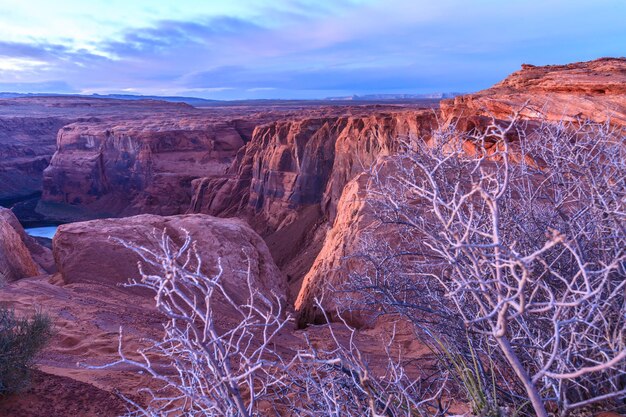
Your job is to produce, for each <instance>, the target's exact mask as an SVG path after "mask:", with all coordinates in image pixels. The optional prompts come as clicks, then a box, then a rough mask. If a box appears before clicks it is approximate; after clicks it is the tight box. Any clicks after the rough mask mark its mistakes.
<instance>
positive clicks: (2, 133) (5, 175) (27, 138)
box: [0, 116, 66, 203]
mask: <svg viewBox="0 0 626 417" xmlns="http://www.w3.org/2000/svg"><path fill="white" fill-rule="evenodd" d="M65 123H66V120H65V119H62V118H57V117H43V118H37V117H1V116H0V201H6V202H9V203H11V202H14V201H19V200H21V199H24V198H27V197H29V196H32V195H35V194H37V193H41V189H42V178H43V175H42V173H43V170H44V169H45V168H46V167H47V166H48V163H49V162H50V158H52V154H53V153H54V150H55V146H56V134H57V132H58V130H59V129H60V128H61V127H62V126H63V125H64V124H65Z"/></svg>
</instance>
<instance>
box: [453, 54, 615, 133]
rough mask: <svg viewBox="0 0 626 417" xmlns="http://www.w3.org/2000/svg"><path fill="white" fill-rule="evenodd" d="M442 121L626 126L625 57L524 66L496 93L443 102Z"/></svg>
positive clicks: (492, 90)
mask: <svg viewBox="0 0 626 417" xmlns="http://www.w3.org/2000/svg"><path fill="white" fill-rule="evenodd" d="M441 112H442V115H443V120H446V121H447V122H448V123H450V122H454V121H460V122H461V125H460V126H461V127H462V128H471V127H474V126H476V125H481V124H483V125H484V124H485V123H488V122H489V120H490V118H491V117H494V118H496V119H507V118H509V117H511V116H512V115H513V114H514V113H515V112H519V114H520V117H521V118H522V119H526V120H550V121H560V120H564V121H574V120H577V119H578V118H583V119H588V120H592V121H595V122H604V121H606V120H610V121H611V122H612V123H614V124H617V125H622V126H626V58H602V59H598V60H595V61H589V62H578V63H573V64H567V65H548V66H543V67H536V66H533V65H523V66H522V69H521V70H519V71H517V72H515V73H513V74H511V75H510V76H508V77H507V78H505V79H504V80H503V81H501V82H500V83H498V84H496V85H494V86H493V87H491V88H488V89H486V90H483V91H480V92H478V93H475V94H469V95H465V96H459V97H456V98H454V99H450V100H442V102H441Z"/></svg>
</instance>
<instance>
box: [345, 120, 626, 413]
mask: <svg viewBox="0 0 626 417" xmlns="http://www.w3.org/2000/svg"><path fill="white" fill-rule="evenodd" d="M370 174H371V180H370V184H369V187H368V193H367V196H368V197H367V198H368V204H369V210H370V211H371V212H375V213H377V216H378V217H379V221H378V222H377V223H376V224H375V225H373V226H372V230H371V231H370V232H368V233H365V234H364V236H365V237H364V238H363V239H362V240H363V242H362V244H363V251H362V253H363V254H362V255H361V258H362V261H363V263H364V265H366V267H365V272H363V271H361V272H360V273H358V274H357V273H354V274H353V276H352V279H351V284H350V285H351V286H352V290H355V289H356V290H357V291H358V297H359V303H361V304H365V305H369V306H370V309H371V311H376V312H378V313H381V314H384V313H390V312H391V313H398V312H399V313H401V314H403V315H405V316H406V317H408V318H409V319H410V320H411V321H413V323H414V324H415V325H416V329H417V330H418V335H419V337H421V338H424V340H430V344H431V345H433V346H435V347H436V348H438V349H439V351H440V353H441V357H442V359H443V362H444V363H447V366H448V367H449V368H451V369H453V370H454V369H455V365H454V361H450V360H449V359H450V355H451V354H452V356H453V357H455V358H461V362H462V363H463V364H465V365H463V366H462V368H463V372H465V371H467V370H469V371H471V373H472V375H473V376H474V379H476V380H478V381H482V382H481V384H482V386H483V387H484V391H485V392H484V393H483V394H484V396H485V397H486V400H487V402H491V403H492V406H493V404H497V403H499V404H503V403H505V404H506V403H508V404H518V405H519V404H522V405H523V403H524V402H527V401H529V402H530V404H531V405H532V409H533V412H534V414H531V415H537V416H540V417H545V416H547V415H548V413H547V410H551V411H552V412H554V413H557V414H558V415H561V416H565V415H568V414H569V413H571V412H572V411H573V410H580V409H583V408H585V407H588V406H590V405H592V404H595V403H605V404H607V403H608V404H610V403H611V402H612V403H613V404H614V405H616V406H619V405H620V401H621V402H622V403H621V404H622V405H623V401H624V398H626V330H625V329H626V303H625V293H626V274H625V272H626V271H625V269H626V252H625V248H626V233H625V224H626V223H625V221H624V220H625V210H624V208H625V207H624V205H625V202H626V194H625V191H626V146H625V143H624V132H623V131H620V130H618V129H615V128H614V127H612V126H611V124H610V123H608V122H607V123H606V124H593V123H589V122H584V121H579V122H576V123H565V122H563V123H543V124H541V125H540V126H537V125H534V126H530V125H524V124H523V123H520V122H519V121H518V120H517V119H516V118H513V119H512V120H511V121H510V122H508V123H499V122H496V121H495V120H494V121H493V122H492V124H491V125H490V126H488V127H487V128H486V129H485V130H484V131H483V132H470V133H469V134H468V133H462V132H458V131H456V130H455V129H454V127H452V128H450V129H445V130H439V131H437V132H435V134H434V135H433V139H432V140H430V141H428V142H425V141H423V140H422V139H420V138H407V139H406V141H405V149H404V151H403V152H402V153H401V154H399V155H397V156H393V157H390V158H388V159H387V160H386V161H385V162H384V163H382V164H380V165H378V166H376V167H374V168H373V169H372V170H371V173H370ZM382 236H392V237H393V239H384V238H382ZM468 340H469V343H468ZM488 358H489V360H487V359H488ZM456 370H457V371H458V369H456ZM463 372H461V373H463ZM457 374H458V372H457ZM510 381H513V382H510ZM461 382H463V381H461ZM478 408H480V407H478ZM486 408H489V407H486ZM492 408H493V407H492ZM522 408H523V407H522ZM495 409H496V411H494V412H497V407H495ZM483 411H485V407H483ZM487 411H488V410H487ZM529 414H530V412H529Z"/></svg>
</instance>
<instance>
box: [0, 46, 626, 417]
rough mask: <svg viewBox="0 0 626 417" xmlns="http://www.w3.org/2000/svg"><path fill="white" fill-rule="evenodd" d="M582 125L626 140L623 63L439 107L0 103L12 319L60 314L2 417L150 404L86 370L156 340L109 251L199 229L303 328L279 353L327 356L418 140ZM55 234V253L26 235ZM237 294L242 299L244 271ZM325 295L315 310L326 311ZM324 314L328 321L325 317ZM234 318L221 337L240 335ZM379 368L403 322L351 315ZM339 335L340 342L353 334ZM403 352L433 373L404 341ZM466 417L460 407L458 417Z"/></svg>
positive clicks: (123, 255) (2, 406)
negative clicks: (371, 239) (373, 184)
mask: <svg viewBox="0 0 626 417" xmlns="http://www.w3.org/2000/svg"><path fill="white" fill-rule="evenodd" d="M517 110H521V112H519V117H520V118H521V119H520V120H522V121H524V122H527V123H531V124H532V123H535V122H537V121H539V120H548V121H560V120H576V119H577V118H581V117H582V118H587V119H591V120H593V121H595V122H599V123H601V122H605V121H606V120H611V122H612V123H613V124H614V125H615V126H617V127H619V128H624V127H626V59H624V58H621V59H611V58H606V59H600V60H596V61H591V62H586V63H575V64H570V65H562V66H546V67H534V66H524V67H523V68H522V69H521V70H520V71H518V72H516V73H514V74H512V75H511V76H510V77H508V78H507V79H506V80H504V81H503V82H501V83H499V84H497V85H495V86H494V87H492V88H490V89H487V90H484V91H481V92H479V93H476V94H470V95H466V96H460V97H456V98H455V99H450V100H443V101H442V102H441V103H440V102H439V101H437V100H414V101H404V102H403V101H400V102H393V103H390V102H385V101H383V102H379V103H365V104H358V105H357V104H354V103H330V102H321V103H320V102H297V101H295V102H280V101H277V102H265V103H264V102H242V103H237V105H234V104H233V105H224V106H219V105H215V106H211V107H207V108H196V107H192V106H190V105H187V104H183V103H168V102H163V101H156V100H140V101H133V102H128V101H121V100H113V99H98V98H80V97H36V98H14V99H1V100H0V205H3V206H5V207H8V208H11V209H12V210H8V209H0V210H2V211H0V226H2V227H0V267H1V268H0V271H5V272H2V273H3V274H4V275H3V276H2V279H3V281H4V283H3V286H2V287H1V288H0V303H2V304H3V305H6V306H8V307H10V308H13V309H15V311H16V312H17V313H18V314H21V315H27V314H31V313H32V312H34V311H35V310H40V311H43V312H45V313H46V314H48V315H49V316H50V317H51V318H52V320H53V323H54V336H53V339H52V341H51V342H50V344H49V345H48V346H47V347H46V348H45V349H44V351H43V353H42V354H41V355H40V357H39V358H38V360H37V370H36V371H35V372H34V374H33V376H32V384H31V387H30V388H29V389H27V390H26V391H25V392H23V393H19V394H15V395H12V396H9V397H6V398H1V399H0V415H2V416H25V417H27V416H33V417H35V416H42V417H43V416H47V417H56V416H59V417H61V416H68V415H76V416H81V417H90V416H113V415H117V414H119V413H121V412H123V411H124V410H125V403H124V401H123V400H122V399H120V398H119V397H118V396H117V395H116V394H117V393H118V392H120V393H122V394H124V395H126V396H128V397H130V398H138V399H139V400H141V398H142V397H141V394H139V393H138V389H139V388H140V387H145V386H150V384H151V381H150V378H149V377H148V376H147V375H145V374H142V373H139V372H137V370H135V369H131V368H128V367H127V368H124V367H122V368H120V367H118V368H114V369H106V370H94V369H89V368H88V366H89V365H102V364H104V363H108V362H112V361H115V360H116V359H117V358H118V334H119V330H120V328H123V334H124V338H123V342H124V349H125V351H126V352H129V353H132V352H134V351H136V350H137V349H138V348H139V347H140V346H142V344H143V343H145V342H144V339H145V338H147V337H158V335H159V334H160V332H161V331H162V329H161V324H162V321H163V318H162V316H160V314H159V313H158V312H157V310H156V309H155V307H154V300H153V298H152V297H151V296H146V294H145V293H141V292H137V291H131V290H128V289H126V288H124V287H121V286H120V285H119V284H122V283H124V282H126V281H127V280H128V279H130V278H133V277H136V276H137V271H136V265H137V258H136V257H134V256H133V254H132V253H130V251H128V250H127V249H125V248H123V247H121V246H120V245H118V244H116V243H115V242H113V241H111V240H110V239H109V237H110V236H112V237H117V238H120V239H124V240H127V241H131V242H134V243H137V244H141V245H150V244H151V243H150V242H151V240H150V239H151V234H152V233H153V231H154V230H163V229H166V230H168V232H170V233H171V234H172V235H174V236H176V234H177V233H180V230H183V229H184V230H187V231H188V232H189V233H190V234H191V236H192V237H193V238H194V240H196V241H197V242H198V246H199V247H201V249H200V256H201V257H202V259H203V260H205V265H207V268H210V266H211V265H215V263H216V262H217V259H219V260H220V261H221V262H223V264H224V265H225V267H226V268H227V270H228V271H238V270H239V269H240V265H241V262H243V260H244V258H245V257H244V256H243V255H242V253H241V248H245V254H246V255H245V256H246V257H247V259H248V261H250V260H251V262H252V264H253V268H252V269H253V278H254V284H255V286H256V287H257V288H259V291H261V292H263V293H264V294H278V297H279V298H280V299H281V300H283V301H284V303H285V305H287V310H288V312H289V313H290V314H291V315H292V316H293V320H292V321H291V322H290V325H289V327H288V329H287V331H285V332H283V333H282V334H281V335H280V336H279V339H278V343H279V344H280V345H281V347H282V348H283V349H285V351H286V352H290V351H291V352H293V351H294V350H297V349H298V347H299V346H301V344H302V343H303V340H304V336H305V335H308V337H309V338H310V339H311V340H313V341H314V342H315V343H318V344H320V345H323V344H324V343H326V342H327V335H326V334H325V330H324V326H321V323H323V321H324V317H325V314H331V315H332V314H334V313H333V312H336V311H337V310H338V309H341V307H342V306H343V305H344V303H343V301H342V299H341V297H340V295H339V294H335V293H333V290H332V289H333V288H337V287H340V286H341V285H344V284H345V283H346V281H347V280H348V279H349V278H348V277H349V274H350V272H351V270H352V269H354V268H356V267H355V266H354V264H350V263H346V259H352V258H354V255H355V254H356V253H357V252H358V251H359V250H362V247H360V246H359V245H358V242H359V239H360V236H361V234H362V231H363V230H364V229H365V228H366V227H368V225H369V224H370V223H371V218H372V213H371V212H369V211H368V210H369V209H368V207H367V206H366V205H365V204H364V199H365V198H366V195H367V190H366V183H367V179H368V175H371V170H370V169H371V168H372V167H373V166H375V165H376V164H377V163H378V162H379V161H381V160H382V159H384V158H386V157H388V156H392V155H394V154H395V153H397V152H398V150H399V148H400V142H401V141H402V140H403V139H407V138H424V140H428V139H429V137H430V136H431V135H432V132H433V129H435V128H437V127H438V126H441V125H450V124H454V125H456V126H457V127H458V128H459V129H465V130H469V129H473V128H476V127H480V126H485V125H486V124H488V123H490V122H491V121H492V120H508V118H509V117H510V116H511V115H512V114H513V113H514V112H516V111H517ZM51 224H55V225H57V224H60V225H61V226H60V227H59V229H58V231H57V233H56V235H55V236H54V239H52V241H49V240H45V239H33V238H32V237H29V236H28V235H27V234H26V233H25V232H24V229H23V226H34V225H51ZM227 285H228V286H230V287H229V288H230V289H232V291H233V292H235V293H236V292H237V290H238V288H240V287H241V286H243V285H244V284H243V283H242V281H241V280H240V278H238V277H237V276H236V274H235V273H234V272H233V277H232V278H231V279H230V281H229V282H228V284H227ZM322 296H323V302H322V304H321V306H320V305H318V304H316V303H315V300H316V299H318V298H320V297H322ZM320 307H321V309H322V310H323V311H321V310H320ZM230 319H231V318H229V317H228V316H227V315H226V314H225V315H224V317H223V325H224V326H228V325H229V320H230ZM351 323H352V324H354V325H357V326H358V327H359V328H360V329H361V330H360V331H359V336H358V337H359V338H360V340H361V344H362V346H363V349H364V352H365V353H366V354H367V355H369V356H370V357H371V358H373V359H372V360H373V361H374V362H375V361H376V358H377V357H378V356H380V357H382V355H383V354H384V347H383V346H382V345H381V343H382V341H384V340H385V338H386V336H387V335H388V334H389V333H390V327H389V326H390V325H391V323H390V322H389V321H388V320H387V321H386V320H382V321H379V322H376V321H375V320H368V317H366V315H364V314H361V315H354V317H353V320H352V322H351ZM340 327H341V326H338V325H337V329H338V330H337V331H338V332H340V333H341V332H342V330H341V329H340ZM399 328H400V329H402V330H398V334H397V339H396V341H397V343H399V344H400V345H402V346H403V349H404V352H406V357H407V358H410V359H414V360H415V361H416V363H418V364H419V366H418V368H420V369H423V370H424V371H432V362H433V358H432V356H431V353H430V351H429V350H428V348H427V347H426V346H425V345H424V344H422V343H420V341H419V340H416V338H415V336H414V333H413V332H412V331H410V329H405V328H403V327H402V326H400V327H399ZM465 411H467V407H466V406H465V405H463V404H460V403H459V404H455V406H454V407H453V409H452V410H451V414H452V413H453V412H454V413H461V412H465Z"/></svg>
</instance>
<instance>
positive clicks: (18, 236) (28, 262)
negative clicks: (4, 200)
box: [0, 207, 42, 284]
mask: <svg viewBox="0 0 626 417" xmlns="http://www.w3.org/2000/svg"><path fill="white" fill-rule="evenodd" d="M25 240H26V239H25V233H24V229H22V226H21V225H20V223H19V222H18V221H17V219H16V218H15V216H14V215H13V213H12V212H11V210H8V209H5V208H2V207H0V284H2V283H3V282H9V281H15V280H18V279H21V278H28V277H33V276H36V275H39V274H40V273H41V272H42V271H41V269H40V267H39V266H38V265H37V264H36V263H35V261H34V260H33V257H32V255H31V253H30V251H29V250H28V247H27V245H26V242H25Z"/></svg>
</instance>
